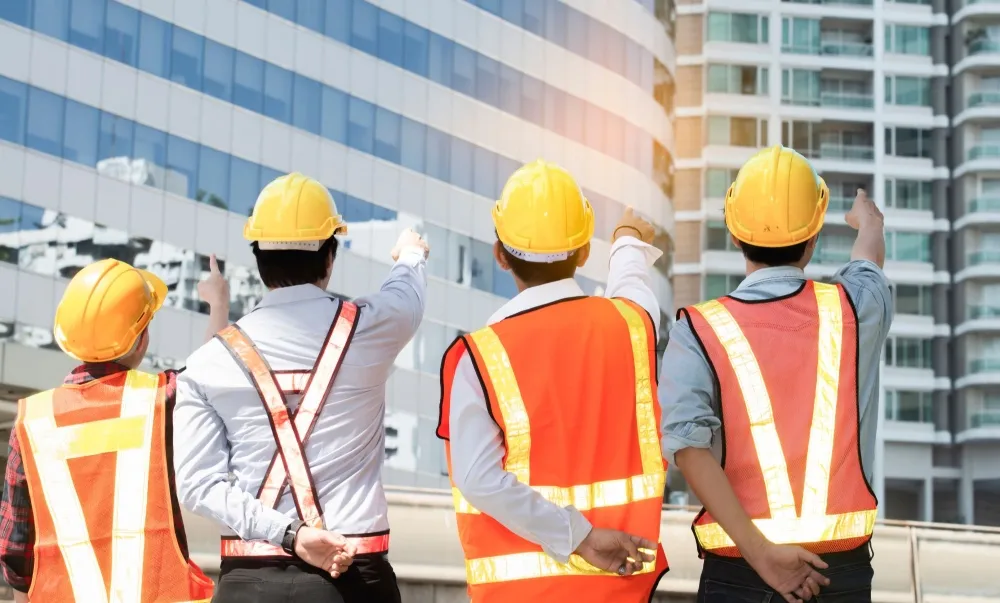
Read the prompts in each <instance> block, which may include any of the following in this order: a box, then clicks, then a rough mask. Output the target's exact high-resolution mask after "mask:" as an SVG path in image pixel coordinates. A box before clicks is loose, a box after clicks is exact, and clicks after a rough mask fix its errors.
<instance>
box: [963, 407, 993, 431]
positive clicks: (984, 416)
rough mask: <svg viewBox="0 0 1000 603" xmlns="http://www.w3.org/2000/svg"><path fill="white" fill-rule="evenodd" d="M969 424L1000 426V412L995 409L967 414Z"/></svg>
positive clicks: (972, 425) (974, 426) (973, 425)
mask: <svg viewBox="0 0 1000 603" xmlns="http://www.w3.org/2000/svg"><path fill="white" fill-rule="evenodd" d="M969 426H970V427H972V428H976V427H1000V412H997V411H995V410H980V411H978V412H973V413H972V414H970V415H969Z"/></svg>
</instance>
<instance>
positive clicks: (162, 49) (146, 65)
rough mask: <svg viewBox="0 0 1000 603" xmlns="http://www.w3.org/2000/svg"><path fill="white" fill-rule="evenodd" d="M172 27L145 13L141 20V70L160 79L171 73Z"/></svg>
mask: <svg viewBox="0 0 1000 603" xmlns="http://www.w3.org/2000/svg"><path fill="white" fill-rule="evenodd" d="M170 37H171V36H170V26H169V25H168V24H166V23H164V22H163V21H160V20H159V19H157V18H156V17H151V16H149V15H147V14H145V13H142V15H141V16H140V18H139V69H142V70H143V71H145V72H147V73H152V74H153V75H158V76H160V77H164V78H165V77H167V75H168V74H169V73H170V46H171V41H170Z"/></svg>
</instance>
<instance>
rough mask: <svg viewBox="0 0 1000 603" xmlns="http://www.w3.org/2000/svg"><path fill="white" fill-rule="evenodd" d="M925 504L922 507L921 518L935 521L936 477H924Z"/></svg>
mask: <svg viewBox="0 0 1000 603" xmlns="http://www.w3.org/2000/svg"><path fill="white" fill-rule="evenodd" d="M923 502H924V504H923V506H922V508H921V509H920V515H921V520H922V521H926V522H928V523H930V522H932V521H934V478H933V477H928V478H926V479H924V501H923Z"/></svg>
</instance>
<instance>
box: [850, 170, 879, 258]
mask: <svg viewBox="0 0 1000 603" xmlns="http://www.w3.org/2000/svg"><path fill="white" fill-rule="evenodd" d="M845 219H846V220H847V223H848V224H849V225H850V226H851V227H852V228H855V229H857V231H858V238H857V239H855V241H854V247H853V248H852V249H851V260H852V261H853V260H868V261H869V262H872V263H874V264H875V265H877V266H878V267H879V268H881V267H882V266H883V265H884V264H885V228H884V221H883V220H884V219H883V217H882V212H881V211H879V209H878V207H877V206H876V205H875V202H873V201H872V200H871V199H869V198H868V195H867V194H866V193H865V191H864V190H862V189H860V188H859V189H858V196H857V197H855V198H854V206H853V207H851V211H850V212H848V214H847V216H845Z"/></svg>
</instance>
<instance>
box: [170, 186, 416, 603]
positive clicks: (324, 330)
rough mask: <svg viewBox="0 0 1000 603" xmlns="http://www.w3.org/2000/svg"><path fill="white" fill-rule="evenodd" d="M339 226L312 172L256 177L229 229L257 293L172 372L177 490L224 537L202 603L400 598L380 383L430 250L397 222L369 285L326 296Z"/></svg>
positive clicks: (405, 326) (412, 323) (407, 325)
mask: <svg viewBox="0 0 1000 603" xmlns="http://www.w3.org/2000/svg"><path fill="white" fill-rule="evenodd" d="M346 232H347V225H346V224H345V223H344V221H343V218H342V217H341V216H340V214H339V213H337V208H336V205H335V204H334V201H333V198H332V197H331V196H330V193H329V191H328V190H327V189H326V188H325V187H324V186H323V185H321V184H320V183H319V182H317V181H315V180H313V179H311V178H307V177H305V176H303V175H302V174H297V173H295V174H289V175H287V176H282V177H280V178H277V179H276V180H274V181H273V182H271V183H270V184H268V185H267V186H266V187H265V188H264V190H263V191H261V193H260V196H259V197H258V198H257V202H256V205H255V206H254V209H253V214H252V215H251V216H250V219H249V220H248V221H247V223H246V227H245V229H244V236H245V237H246V239H247V240H249V241H251V244H252V248H253V253H254V256H255V257H256V260H257V269H258V271H259V272H260V277H261V280H262V281H263V282H264V285H265V286H266V287H267V289H268V291H267V293H265V295H264V296H263V298H262V299H261V301H260V303H259V304H258V305H257V306H256V307H255V308H254V310H253V311H252V312H250V313H249V314H247V315H246V316H244V317H243V318H241V319H240V320H239V321H238V322H237V323H236V324H235V325H231V326H230V327H229V328H227V329H224V330H223V331H222V332H221V333H219V334H218V335H217V336H216V338H215V339H214V340H213V341H211V342H209V343H208V344H206V345H205V346H203V347H202V348H201V349H199V350H197V351H195V353H194V354H192V355H191V357H190V358H189V359H188V361H187V368H188V370H187V371H185V373H184V374H183V375H182V376H181V379H180V382H179V385H178V401H177V409H176V411H175V419H176V421H177V425H178V429H177V432H176V438H175V441H176V449H177V452H178V463H177V481H178V490H179V492H180V496H181V502H182V503H183V504H184V505H185V506H186V507H188V508H189V509H191V510H192V511H194V512H195V513H198V514H200V515H203V516H205V517H208V518H210V519H213V520H215V521H217V522H218V523H221V524H224V525H225V526H227V527H228V528H230V529H231V530H232V531H233V532H235V534H236V535H234V536H227V537H224V538H223V542H222V574H221V578H220V580H219V585H218V592H217V593H216V598H215V603H229V602H239V603H255V602H258V603H265V602H269V601H282V602H294V601H302V602H313V601H331V602H336V601H345V602H348V603H351V602H355V601H358V602H361V601H363V602H366V603H383V602H388V603H398V602H399V600H400V594H399V589H398V587H397V584H396V577H395V574H394V573H393V571H392V567H391V566H390V565H389V562H388V560H387V559H386V552H387V551H388V547H389V524H388V519H387V512H388V504H387V503H386V499H385V493H384V492H383V489H382V479H381V472H382V461H383V458H384V455H385V427H384V416H385V385H386V380H387V379H388V377H389V374H390V372H391V370H392V365H393V362H394V360H395V358H396V356H397V355H398V354H399V352H400V351H401V350H402V348H403V346H405V345H406V343H407V342H408V341H409V340H410V339H411V338H412V337H413V335H414V333H415V332H416V330H417V327H418V326H419V324H420V321H421V319H422V317H423V313H424V296H425V288H426V276H425V266H426V258H427V253H428V250H429V248H428V246H427V243H426V242H425V241H424V240H423V239H422V238H421V237H420V236H419V235H418V234H417V233H415V232H414V231H412V230H405V231H403V233H402V234H401V235H400V237H399V240H398V242H397V244H396V248H395V249H394V250H393V252H392V257H393V259H394V260H395V265H394V266H393V267H392V269H391V270H390V272H389V277H388V279H386V281H385V282H384V283H383V285H382V289H381V290H380V291H379V292H378V293H376V294H374V295H371V296H368V297H365V298H362V299H358V300H357V301H355V302H353V303H352V302H347V301H341V300H339V299H338V298H337V297H335V296H334V295H332V294H331V293H329V292H327V290H326V288H327V285H328V284H329V283H330V277H331V274H332V271H333V269H334V263H335V259H336V256H337V250H338V247H339V245H340V243H339V242H338V240H337V235H343V234H346ZM364 278H367V275H364ZM341 369H343V371H341ZM230 474H232V476H233V478H234V479H232V480H230ZM286 486H287V487H286ZM352 561H353V564H352ZM293 585H294V586H293Z"/></svg>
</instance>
